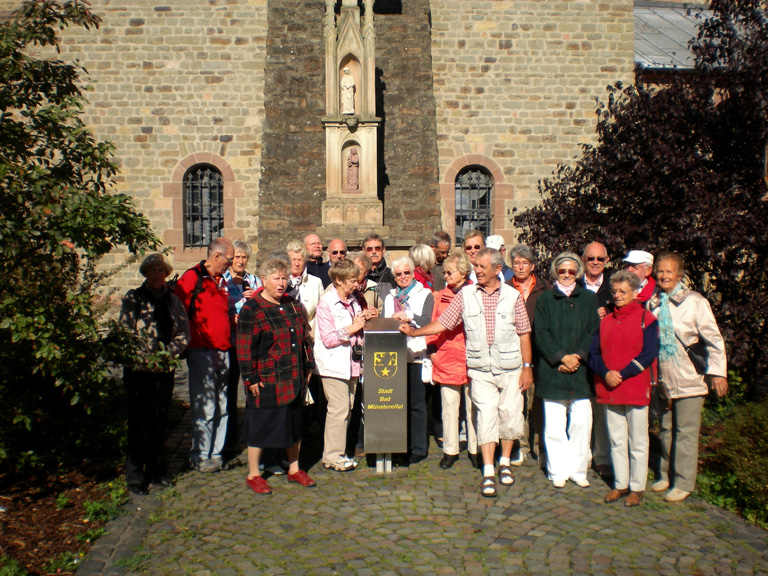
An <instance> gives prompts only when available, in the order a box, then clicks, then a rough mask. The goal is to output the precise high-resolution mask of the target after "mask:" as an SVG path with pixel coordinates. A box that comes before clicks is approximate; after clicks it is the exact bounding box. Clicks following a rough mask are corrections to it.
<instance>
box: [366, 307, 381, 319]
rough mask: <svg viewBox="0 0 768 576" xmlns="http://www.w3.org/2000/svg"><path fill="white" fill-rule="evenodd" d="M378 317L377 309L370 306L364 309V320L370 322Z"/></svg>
mask: <svg viewBox="0 0 768 576" xmlns="http://www.w3.org/2000/svg"><path fill="white" fill-rule="evenodd" d="M378 317H379V309H378V308H374V307H373V306H371V307H370V308H366V309H365V319H366V320H370V319H371V318H378Z"/></svg>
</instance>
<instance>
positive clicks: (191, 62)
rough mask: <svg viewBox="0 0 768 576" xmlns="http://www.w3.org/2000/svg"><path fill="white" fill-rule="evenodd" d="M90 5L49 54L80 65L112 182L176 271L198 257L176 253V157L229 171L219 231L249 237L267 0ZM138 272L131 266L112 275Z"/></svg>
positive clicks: (257, 169)
mask: <svg viewBox="0 0 768 576" xmlns="http://www.w3.org/2000/svg"><path fill="white" fill-rule="evenodd" d="M17 4H18V3H17V2H7V1H4V2H3V3H2V8H4V9H13V8H14V7H15V5H17ZM93 10H94V12H95V13H96V14H98V15H99V16H100V17H101V18H102V25H101V27H100V28H99V29H98V30H92V31H86V30H82V29H74V28H73V29H68V30H65V31H64V33H63V42H62V53H61V56H60V58H62V59H64V60H74V59H79V60H80V62H81V64H82V65H83V66H85V68H86V69H87V71H88V73H89V76H90V82H91V88H92V89H91V90H90V91H89V92H88V93H87V96H88V99H89V101H90V105H89V106H88V107H87V109H86V118H85V120H86V122H87V123H88V125H89V126H90V127H91V129H92V130H93V131H94V133H95V135H96V137H97V138H99V139H102V140H110V141H112V142H113V143H114V144H115V145H116V153H115V154H116V160H117V163H118V165H119V167H120V175H119V177H118V180H117V188H118V189H119V190H120V191H122V192H126V193H128V194H130V195H131V196H132V197H133V198H134V200H135V203H136V206H137V208H138V209H139V210H140V211H141V212H143V213H144V214H145V215H146V216H148V217H149V219H150V221H151V224H152V226H153V228H154V230H155V232H156V233H157V234H158V235H159V236H160V237H161V238H163V239H164V241H165V242H166V244H167V245H173V246H175V247H176V249H175V251H174V255H173V260H174V262H175V268H176V269H177V271H183V270H184V269H186V268H188V267H189V265H190V264H191V263H193V262H196V261H199V259H200V258H201V257H202V254H201V250H187V251H184V250H182V249H181V242H182V241H181V226H180V223H181V220H180V218H181V214H180V213H179V209H180V206H181V204H180V197H178V196H176V194H177V192H179V191H180V187H179V186H178V184H179V182H178V181H175V180H180V178H181V176H183V169H180V168H183V167H184V166H185V162H186V164H189V163H190V162H193V161H195V160H196V159H198V160H199V161H204V162H211V163H214V164H215V165H217V166H218V167H220V168H222V172H223V173H224V174H225V181H226V180H227V179H229V182H225V187H228V189H229V190H230V191H231V193H225V215H224V217H225V226H227V228H228V230H227V232H228V233H227V235H228V236H231V237H233V238H237V237H240V238H244V239H246V240H249V241H252V242H254V243H255V241H256V240H257V229H258V198H259V195H258V186H259V177H260V175H261V141H262V132H263V129H262V124H263V123H264V116H265V114H264V67H265V57H266V50H265V46H266V37H267V0H207V1H206V2H189V1H188V0H163V2H157V1H155V0H108V1H103V2H95V3H94V4H93ZM256 247H257V246H254V248H256ZM110 260H112V261H113V262H122V261H124V260H125V257H124V255H122V254H116V255H115V256H114V257H113V258H112V259H109V258H108V259H107V261H106V263H107V264H109V263H110ZM140 280H141V278H140V276H139V274H138V264H137V265H135V266H131V267H129V268H128V269H127V270H125V271H124V272H123V273H122V274H121V275H120V276H118V277H117V278H116V283H117V284H118V285H121V287H125V286H134V285H136V284H137V283H138V282H139V281H140Z"/></svg>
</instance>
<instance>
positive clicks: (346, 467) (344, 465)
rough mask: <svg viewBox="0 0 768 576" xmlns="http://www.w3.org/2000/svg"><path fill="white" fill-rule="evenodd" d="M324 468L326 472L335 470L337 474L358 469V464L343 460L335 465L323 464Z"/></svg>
mask: <svg viewBox="0 0 768 576" xmlns="http://www.w3.org/2000/svg"><path fill="white" fill-rule="evenodd" d="M323 468H325V469H326V470H333V471H335V472H351V471H352V470H354V469H355V468H357V464H355V462H354V460H350V459H349V458H342V459H341V460H339V461H338V462H334V463H333V464H323Z"/></svg>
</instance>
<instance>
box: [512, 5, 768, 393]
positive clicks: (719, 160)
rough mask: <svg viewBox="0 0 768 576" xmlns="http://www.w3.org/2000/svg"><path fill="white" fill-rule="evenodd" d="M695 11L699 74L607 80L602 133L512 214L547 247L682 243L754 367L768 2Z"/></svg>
mask: <svg viewBox="0 0 768 576" xmlns="http://www.w3.org/2000/svg"><path fill="white" fill-rule="evenodd" d="M712 8H713V10H714V12H713V13H709V16H708V17H705V16H704V15H700V16H699V17H700V18H701V26H700V32H699V35H698V37H697V38H695V39H694V40H693V41H692V44H691V48H692V50H693V53H694V55H695V57H696V70H695V74H683V73H682V72H676V73H673V74H672V75H671V78H670V82H669V84H665V85H663V86H651V85H646V84H643V83H638V84H637V85H631V86H624V85H622V84H616V85H614V86H609V87H608V98H607V102H602V101H598V102H597V107H596V111H597V142H598V143H597V144H596V145H594V146H592V145H585V146H583V150H582V156H581V157H579V158H578V159H576V161H575V163H574V165H573V166H567V165H561V166H559V167H558V168H557V170H556V172H555V173H554V175H553V176H552V178H550V179H546V180H543V181H541V182H540V183H539V192H540V194H541V195H542V197H543V200H542V202H541V204H539V205H537V206H536V207H534V208H532V209H529V210H527V211H525V212H522V213H520V214H517V215H515V216H514V218H513V221H514V223H515V225H516V226H518V227H519V228H520V229H521V230H522V232H521V234H520V235H519V240H520V242H524V243H527V244H529V245H531V246H533V247H535V248H537V249H538V250H540V251H541V252H542V253H543V254H544V255H546V256H551V255H552V254H554V253H557V252H560V251H561V250H565V249H569V250H575V251H577V252H580V251H581V249H582V248H583V246H584V244H585V243H586V242H589V241H592V240H601V241H603V242H604V243H605V244H606V246H607V247H608V250H609V252H610V253H611V254H612V255H613V256H614V258H616V257H618V256H619V255H621V254H623V253H625V252H626V251H627V250H629V249H633V248H642V249H646V250H649V251H651V252H656V251H659V250H674V251H677V252H680V253H682V254H684V255H685V257H686V261H687V266H688V271H687V272H688V275H689V279H690V281H691V283H692V284H693V286H694V288H695V289H697V290H699V291H700V292H702V293H703V294H705V295H706V296H707V297H708V298H709V300H710V302H711V303H712V305H713V308H714V310H715V313H716V315H717V318H718V322H719V323H720V327H721V329H722V330H723V332H724V335H725V337H726V340H727V342H728V345H729V352H730V361H731V363H732V364H733V365H735V366H736V367H737V368H740V369H741V370H742V372H743V373H744V375H745V377H746V378H748V379H750V380H751V379H754V378H762V376H763V375H764V374H765V373H766V368H767V367H768V355H767V354H766V352H765V351H764V350H763V346H762V344H763V343H764V342H765V341H766V336H768V329H767V328H766V323H765V319H766V316H767V315H768V299H767V296H768V281H767V280H768V279H767V277H766V266H765V263H766V258H767V257H768V235H766V233H765V222H766V217H768V202H767V201H766V200H767V199H768V195H767V193H768V187H767V186H766V147H767V146H768V45H766V43H765V39H766V38H768V12H766V9H767V8H768V3H766V2H765V0H763V1H761V2H756V1H750V0H718V1H716V2H714V3H713V5H712Z"/></svg>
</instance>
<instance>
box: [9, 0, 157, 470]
mask: <svg viewBox="0 0 768 576" xmlns="http://www.w3.org/2000/svg"><path fill="white" fill-rule="evenodd" d="M98 25H99V19H98V17H97V16H95V15H94V14H92V13H91V12H90V11H89V10H88V3H87V2H85V1H83V0H70V1H67V2H64V3H61V4H60V3H59V2H56V1H53V0H32V1H27V2H24V3H23V4H22V7H21V8H20V9H19V10H18V11H17V12H15V13H14V15H13V17H12V19H11V20H9V21H7V22H5V23H3V24H2V25H0V210H2V218H0V271H1V273H2V278H3V282H2V283H0V395H1V396H2V398H3V400H4V403H5V405H6V408H5V409H4V410H2V411H0V461H1V460H2V459H3V458H6V462H7V463H8V464H19V463H22V460H23V459H24V458H27V459H32V460H34V459H37V458H39V457H40V458H42V457H43V454H42V453H43V452H45V451H46V450H48V452H49V453H51V452H53V451H54V450H56V449H57V448H58V447H59V446H60V444H64V443H69V444H70V446H72V447H73V446H74V445H77V444H78V443H82V442H83V441H84V440H85V436H84V435H83V434H81V433H78V428H80V427H82V426H83V425H84V423H83V422H76V421H73V420H72V418H75V417H81V416H83V415H85V414H88V413H90V412H92V411H93V410H95V409H96V407H97V406H99V405H101V403H103V402H104V401H106V399H107V397H108V395H109V394H108V392H109V386H108V370H109V364H108V361H109V360H110V359H112V358H115V357H116V355H117V354H118V352H119V350H120V347H121V343H120V342H119V341H117V340H115V339H114V338H105V334H104V330H103V326H102V324H101V322H100V317H101V314H100V300H99V298H98V297H97V287H98V285H99V283H100V282H101V281H102V280H103V275H102V274H101V273H99V272H98V271H97V268H96V265H97V262H98V260H99V259H100V258H101V257H102V256H104V255H105V254H106V253H108V252H109V251H110V250H112V249H113V248H114V247H116V246H118V245H124V246H126V247H127V248H128V250H129V251H131V252H134V253H137V252H141V251H143V250H144V249H145V248H150V247H155V246H156V245H157V243H158V240H157V238H156V237H155V236H154V235H153V234H152V232H151V230H150V227H149V222H148V221H147V219H146V218H144V217H143V216H142V215H141V214H139V213H138V212H137V211H136V210H135V208H134V206H133V203H132V201H131V200H130V199H129V198H128V197H127V196H126V195H124V194H118V193H114V190H112V185H113V178H114V177H115V175H116V173H117V169H116V166H115V163H114V161H113V158H112V145H111V144H109V143H108V142H100V141H97V140H96V139H95V138H94V136H93V135H92V133H91V132H90V130H89V129H88V127H87V126H86V125H85V123H84V122H83V120H82V117H81V116H82V112H83V107H84V105H85V104H86V100H85V98H84V94H83V90H84V87H83V86H82V84H81V82H82V77H83V76H84V75H85V74H86V71H85V70H84V69H83V68H82V67H80V66H79V65H77V64H76V63H68V62H64V61H62V60H60V59H58V54H59V45H58V42H59V36H58V34H59V32H60V31H61V30H63V29H64V28H66V27H68V26H82V27H84V28H86V29H91V28H95V27H98ZM45 52H50V54H51V55H52V56H53V57H51V58H42V57H40V56H33V55H32V54H33V53H34V54H41V53H45ZM43 432H45V437H46V438H47V441H46V442H47V444H48V446H47V447H46V446H45V445H42V446H41V445H40V444H38V442H39V441H40V439H41V437H42V436H41V434H42V433H43ZM57 433H58V434H59V435H58V436H57V435H56V434H57ZM54 440H55V441H56V442H54Z"/></svg>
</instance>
